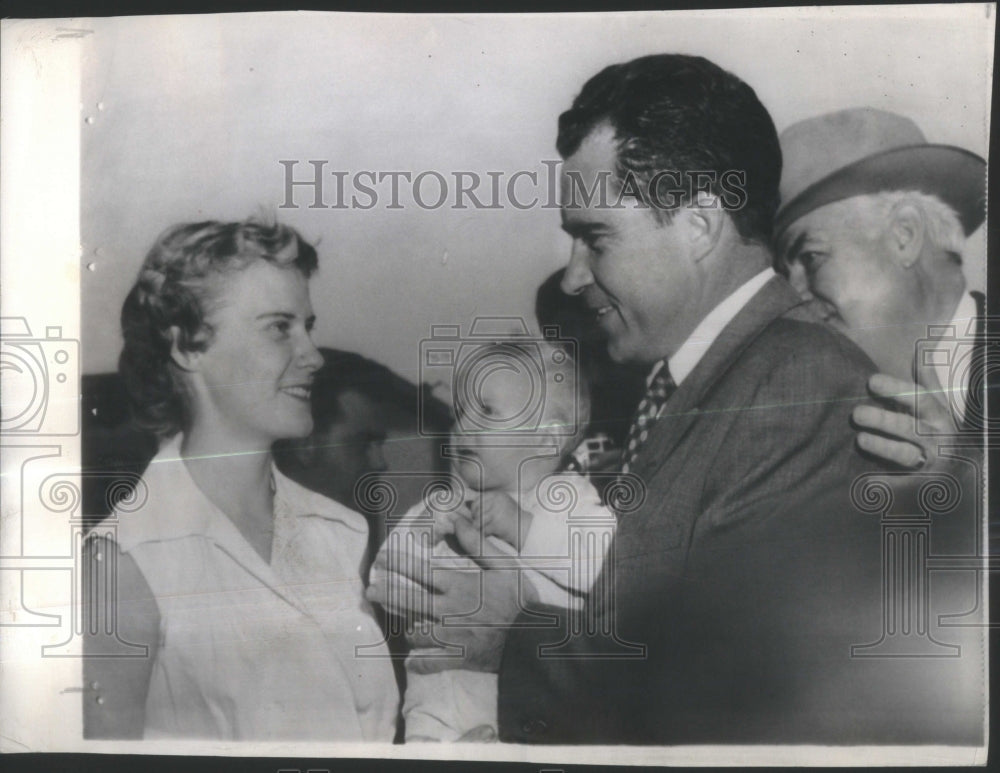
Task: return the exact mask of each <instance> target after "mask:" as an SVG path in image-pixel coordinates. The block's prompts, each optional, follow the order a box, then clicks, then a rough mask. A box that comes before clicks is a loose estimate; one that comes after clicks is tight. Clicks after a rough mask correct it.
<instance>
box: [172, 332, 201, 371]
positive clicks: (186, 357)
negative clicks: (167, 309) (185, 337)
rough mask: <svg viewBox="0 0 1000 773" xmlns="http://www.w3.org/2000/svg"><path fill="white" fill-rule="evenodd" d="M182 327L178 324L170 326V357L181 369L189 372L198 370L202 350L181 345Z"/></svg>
mask: <svg viewBox="0 0 1000 773" xmlns="http://www.w3.org/2000/svg"><path fill="white" fill-rule="evenodd" d="M181 336H182V333H181V329H180V328H179V327H177V325H171V327H170V339H171V343H170V359H171V360H172V361H173V363H174V365H176V366H177V367H178V368H180V369H181V370H184V371H187V372H189V373H191V372H194V371H197V370H198V366H199V365H200V364H201V355H202V352H199V351H196V350H193V349H182V348H181V346H180V340H181Z"/></svg>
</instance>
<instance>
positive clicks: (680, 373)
mask: <svg viewBox="0 0 1000 773" xmlns="http://www.w3.org/2000/svg"><path fill="white" fill-rule="evenodd" d="M774 276H776V274H775V273H774V269H773V268H771V267H768V268H766V269H764V270H763V271H761V272H760V273H759V274H757V275H756V276H754V277H752V278H751V279H748V280H747V281H746V282H744V283H743V284H742V285H740V287H739V288H737V289H736V290H735V291H734V292H732V293H731V294H730V295H729V296H728V297H727V298H726V299H725V300H723V301H722V302H721V303H720V304H719V305H718V306H716V307H715V308H714V309H712V311H710V312H709V313H708V315H707V316H706V317H705V318H704V319H703V320H702V321H701V322H700V323H698V326H697V327H696V328H695V329H694V330H693V331H692V333H691V335H689V336H688V337H687V340H686V341H684V343H683V344H681V346H680V348H679V349H678V350H677V351H676V352H674V354H673V356H672V357H668V358H667V363H668V364H669V367H670V376H671V378H673V380H674V383H675V384H677V386H680V385H681V383H682V382H683V381H684V379H685V378H687V377H688V375H689V374H690V373H691V371H693V370H694V369H695V366H696V365H697V364H698V363H699V362H700V361H701V358H702V357H704V356H705V352H707V351H708V349H709V347H711V345H712V344H713V343H714V342H715V339H716V338H718V337H719V333H721V332H722V331H723V329H724V328H725V327H726V325H728V324H729V323H730V322H732V321H733V318H734V317H735V316H736V315H737V314H739V312H740V310H741V309H742V308H743V307H744V306H746V305H747V303H749V302H750V299H751V298H753V296H754V295H756V294H757V291H758V290H760V288H762V287H763V286H764V285H765V284H767V283H768V281H769V280H770V279H771V278H772V277H774ZM661 367H663V360H660V361H659V362H658V363H656V365H655V366H654V367H653V370H652V371H651V372H650V374H649V378H648V379H647V382H646V384H647V386H648V385H649V384H651V383H652V380H653V378H654V377H655V376H656V374H657V373H658V372H659V370H660V368H661Z"/></svg>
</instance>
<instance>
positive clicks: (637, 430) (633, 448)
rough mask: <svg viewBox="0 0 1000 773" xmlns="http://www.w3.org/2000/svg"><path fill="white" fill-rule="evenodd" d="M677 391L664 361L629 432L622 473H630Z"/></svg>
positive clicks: (643, 399)
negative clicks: (668, 402)
mask: <svg viewBox="0 0 1000 773" xmlns="http://www.w3.org/2000/svg"><path fill="white" fill-rule="evenodd" d="M676 389H677V384H675V383H674V379H673V378H672V377H671V375H670V369H669V368H668V367H667V361H666V360H663V365H662V366H661V367H660V369H659V370H657V371H656V375H655V376H653V380H652V381H650V382H649V386H648V387H647V388H646V394H645V395H644V396H643V398H642V402H640V403H639V408H638V410H636V412H635V418H634V419H632V426H631V427H629V430H628V440H627V441H626V442H625V448H624V449H622V472H623V473H626V474H627V473H628V472H629V471H630V470H631V469H632V467H633V466H634V465H635V460H636V458H638V456H639V451H640V450H641V449H642V446H643V444H644V443H645V442H646V438H647V437H649V433H650V430H652V428H653V424H654V423H655V422H656V419H657V417H658V416H659V415H660V410H661V409H662V408H663V405H664V404H665V403H666V402H667V400H668V399H669V398H670V395H672V394H673V393H674V390H676Z"/></svg>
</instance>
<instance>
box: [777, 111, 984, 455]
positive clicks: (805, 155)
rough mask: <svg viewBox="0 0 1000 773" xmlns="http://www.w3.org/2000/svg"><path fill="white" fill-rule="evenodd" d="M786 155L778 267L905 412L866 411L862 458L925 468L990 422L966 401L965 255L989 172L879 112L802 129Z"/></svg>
mask: <svg viewBox="0 0 1000 773" xmlns="http://www.w3.org/2000/svg"><path fill="white" fill-rule="evenodd" d="M781 147H782V153H783V155H784V170H783V174H782V182H781V195H782V202H783V203H782V207H781V210H780V211H779V213H778V217H777V220H776V222H775V243H776V246H777V253H778V266H779V267H780V268H781V269H782V270H783V271H784V272H786V273H787V274H788V277H789V279H790V281H791V283H792V284H793V285H794V286H795V288H796V289H797V290H798V291H799V292H800V293H801V294H802V295H803V297H804V298H807V299H811V300H813V301H814V302H815V304H816V306H817V308H818V309H819V310H820V313H821V314H822V316H823V317H824V318H825V319H827V321H828V322H829V323H830V324H832V325H833V326H834V327H836V328H837V329H838V330H841V331H842V332H844V333H845V334H846V335H847V336H848V337H850V338H851V339H852V340H854V341H855V342H856V343H857V344H858V345H859V346H861V348H862V349H864V350H865V351H866V352H867V353H868V355H869V356H870V357H871V358H872V359H873V360H874V361H875V364H876V365H877V366H878V368H879V370H880V371H882V374H880V375H878V376H876V377H873V379H872V380H871V383H870V387H871V390H872V392H873V393H874V394H875V395H876V396H877V397H879V398H881V399H882V400H883V401H885V402H886V403H887V404H889V405H890V406H892V407H893V408H896V409H903V411H902V412H901V411H899V410H888V409H885V408H875V407H873V406H864V407H859V408H858V409H857V410H856V411H855V413H854V419H855V422H856V423H857V424H858V425H860V427H861V428H862V429H863V430H864V431H862V433H861V434H860V435H859V437H858V442H859V444H860V445H861V446H862V448H864V449H865V450H867V451H869V452H871V453H873V454H876V455H878V456H881V457H884V458H887V459H889V460H891V461H894V462H896V463H898V464H900V465H903V466H904V467H915V466H923V465H924V464H926V463H927V462H929V461H932V460H933V456H934V443H933V442H932V441H933V440H934V439H935V438H937V437H940V436H941V435H943V434H950V433H951V432H953V431H955V430H958V429H961V428H963V427H964V428H975V426H976V425H977V424H978V423H979V420H980V419H981V417H982V411H983V394H982V392H981V391H978V392H977V391H974V392H973V394H971V395H970V394H969V390H970V384H971V385H972V388H973V389H974V390H982V387H983V365H984V360H983V355H984V353H983V351H982V350H981V343H982V337H983V331H982V321H983V296H982V295H981V294H979V293H970V292H968V289H967V287H966V281H965V276H964V274H963V272H962V259H961V254H962V251H963V249H964V246H965V239H966V237H967V236H968V235H969V234H971V233H972V232H973V231H974V230H975V229H976V228H977V227H978V226H979V225H980V224H981V223H982V222H983V217H984V203H985V195H986V191H985V185H986V168H985V162H984V161H983V159H981V158H979V157H978V156H976V155H974V154H972V153H969V152H968V151H965V150H962V149H961V148H956V147H952V146H948V145H932V144H929V143H928V142H927V141H926V139H925V138H924V135H923V134H922V133H921V132H920V130H919V129H918V128H917V126H916V125H915V124H914V123H913V122H912V121H910V120H909V119H907V118H904V117H903V116H900V115H896V114H895V113H889V112H885V111H882V110H875V109H872V108H856V109H850V110H842V111H838V112H835V113H828V114H825V115H821V116H818V117H815V118H810V119H808V120H805V121H801V122H799V123H796V124H794V125H793V126H790V127H789V128H788V129H787V130H785V131H784V132H783V133H782V135H781ZM918 347H919V349H920V356H917V353H918ZM914 380H916V382H917V386H916V387H915V386H914ZM918 407H919V411H918V410H917V409H918ZM914 413H919V418H920V424H918V423H916V422H914V419H913V414H914ZM907 414H909V415H907Z"/></svg>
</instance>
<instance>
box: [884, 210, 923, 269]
mask: <svg viewBox="0 0 1000 773" xmlns="http://www.w3.org/2000/svg"><path fill="white" fill-rule="evenodd" d="M926 228H927V225H926V223H925V221H924V213H923V211H922V210H921V209H920V207H918V206H916V205H914V204H911V203H910V202H908V201H901V202H899V203H898V204H896V206H894V207H893V208H892V212H890V213H889V225H888V228H887V229H886V234H885V238H886V240H887V242H888V247H889V254H890V255H892V257H893V259H894V260H895V261H896V263H898V264H899V265H900V266H902V267H903V268H911V267H912V266H913V265H914V264H915V263H916V262H917V261H918V260H919V259H920V254H921V253H922V252H923V249H924V239H925V238H926Z"/></svg>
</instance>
